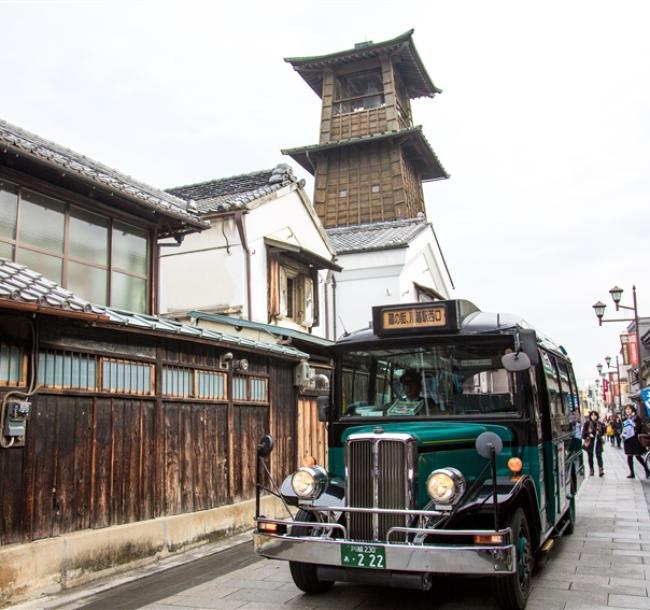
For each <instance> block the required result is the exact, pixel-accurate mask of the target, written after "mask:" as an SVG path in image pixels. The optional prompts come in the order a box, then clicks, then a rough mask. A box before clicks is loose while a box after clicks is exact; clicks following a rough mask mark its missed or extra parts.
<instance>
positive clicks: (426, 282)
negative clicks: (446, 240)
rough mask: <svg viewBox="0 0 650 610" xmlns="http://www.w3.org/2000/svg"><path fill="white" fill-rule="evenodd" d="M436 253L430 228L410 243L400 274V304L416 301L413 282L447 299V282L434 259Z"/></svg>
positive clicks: (440, 267)
mask: <svg viewBox="0 0 650 610" xmlns="http://www.w3.org/2000/svg"><path fill="white" fill-rule="evenodd" d="M436 252H437V247H436V243H435V240H434V238H433V232H432V231H431V229H430V228H428V229H427V230H426V231H422V233H420V234H419V235H417V236H416V238H415V239H414V240H413V241H412V242H411V245H410V246H409V248H408V256H407V260H406V263H405V265H404V269H403V270H402V273H401V274H400V294H401V296H402V302H409V301H415V300H416V291H415V286H414V285H413V282H417V283H418V284H421V285H423V286H426V287H427V288H433V289H434V290H436V291H437V292H439V293H440V294H441V295H442V296H443V297H445V298H449V289H448V287H447V282H446V281H445V280H444V279H443V278H444V277H445V275H443V272H444V268H443V267H442V266H441V261H440V260H439V256H438V257H436ZM444 273H446V272H444Z"/></svg>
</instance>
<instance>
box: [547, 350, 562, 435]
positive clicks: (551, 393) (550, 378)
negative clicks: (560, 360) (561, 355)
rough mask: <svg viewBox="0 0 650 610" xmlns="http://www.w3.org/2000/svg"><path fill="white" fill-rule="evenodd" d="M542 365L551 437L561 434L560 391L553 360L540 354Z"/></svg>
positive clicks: (551, 357) (548, 355) (549, 356)
mask: <svg viewBox="0 0 650 610" xmlns="http://www.w3.org/2000/svg"><path fill="white" fill-rule="evenodd" d="M542 364H543V366H544V374H545V376H546V387H547V388H548V403H549V406H550V411H551V430H552V434H553V437H556V436H559V435H560V434H561V433H562V427H563V426H562V423H563V420H564V419H565V413H564V408H563V404H562V395H561V390H560V379H559V377H558V374H557V370H556V368H555V358H554V357H553V356H551V355H550V354H546V353H544V352H542Z"/></svg>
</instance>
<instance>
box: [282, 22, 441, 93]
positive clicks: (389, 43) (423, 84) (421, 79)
mask: <svg viewBox="0 0 650 610" xmlns="http://www.w3.org/2000/svg"><path fill="white" fill-rule="evenodd" d="M413 31H414V30H409V31H408V32H405V33H404V34H401V35H400V36H398V37H397V38H393V39H391V40H385V41H383V42H372V41H368V42H361V43H357V44H356V45H354V48H353V49H347V50H345V51H338V52H336V53H330V54H329V55H319V56H312V57H286V58H285V60H284V61H286V62H288V63H290V64H291V65H292V66H293V69H294V70H296V71H297V72H298V73H299V74H300V76H302V77H303V79H304V80H305V82H307V84H308V85H309V86H310V87H311V88H312V89H313V90H314V91H315V93H316V95H318V96H319V97H320V96H321V95H322V91H323V72H324V70H325V68H326V67H328V66H333V65H336V64H344V63H350V62H354V61H361V60H364V59H369V58H375V57H378V56H380V55H390V56H391V57H392V58H393V62H394V63H395V66H396V67H397V70H398V71H399V73H400V74H401V76H402V79H403V81H404V82H405V84H406V86H407V90H408V94H409V97H412V98H413V97H433V96H434V95H435V94H436V93H442V91H441V90H440V89H438V87H436V86H435V85H434V84H433V81H432V80H431V77H430V76H429V75H428V73H427V71H426V68H425V67H424V64H423V63H422V60H421V59H420V56H419V55H418V52H417V50H416V48H415V45H414V44H413Z"/></svg>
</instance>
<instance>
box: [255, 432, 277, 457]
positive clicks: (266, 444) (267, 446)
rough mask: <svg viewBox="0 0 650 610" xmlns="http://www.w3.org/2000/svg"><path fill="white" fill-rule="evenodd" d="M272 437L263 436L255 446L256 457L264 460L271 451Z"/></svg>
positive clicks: (268, 435)
mask: <svg viewBox="0 0 650 610" xmlns="http://www.w3.org/2000/svg"><path fill="white" fill-rule="evenodd" d="M273 445H274V442H273V437H272V436H271V435H270V434H266V435H265V436H263V437H262V438H261V440H260V442H259V444H258V445H257V457H260V458H265V457H268V456H269V455H270V454H271V451H273Z"/></svg>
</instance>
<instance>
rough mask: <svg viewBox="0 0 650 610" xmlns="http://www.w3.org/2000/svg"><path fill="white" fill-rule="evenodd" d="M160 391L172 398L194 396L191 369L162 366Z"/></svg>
mask: <svg viewBox="0 0 650 610" xmlns="http://www.w3.org/2000/svg"><path fill="white" fill-rule="evenodd" d="M162 393H163V395H164V396H171V397H172V398H189V397H190V396H194V376H193V375H192V369H186V368H183V367H178V366H163V370H162Z"/></svg>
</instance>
